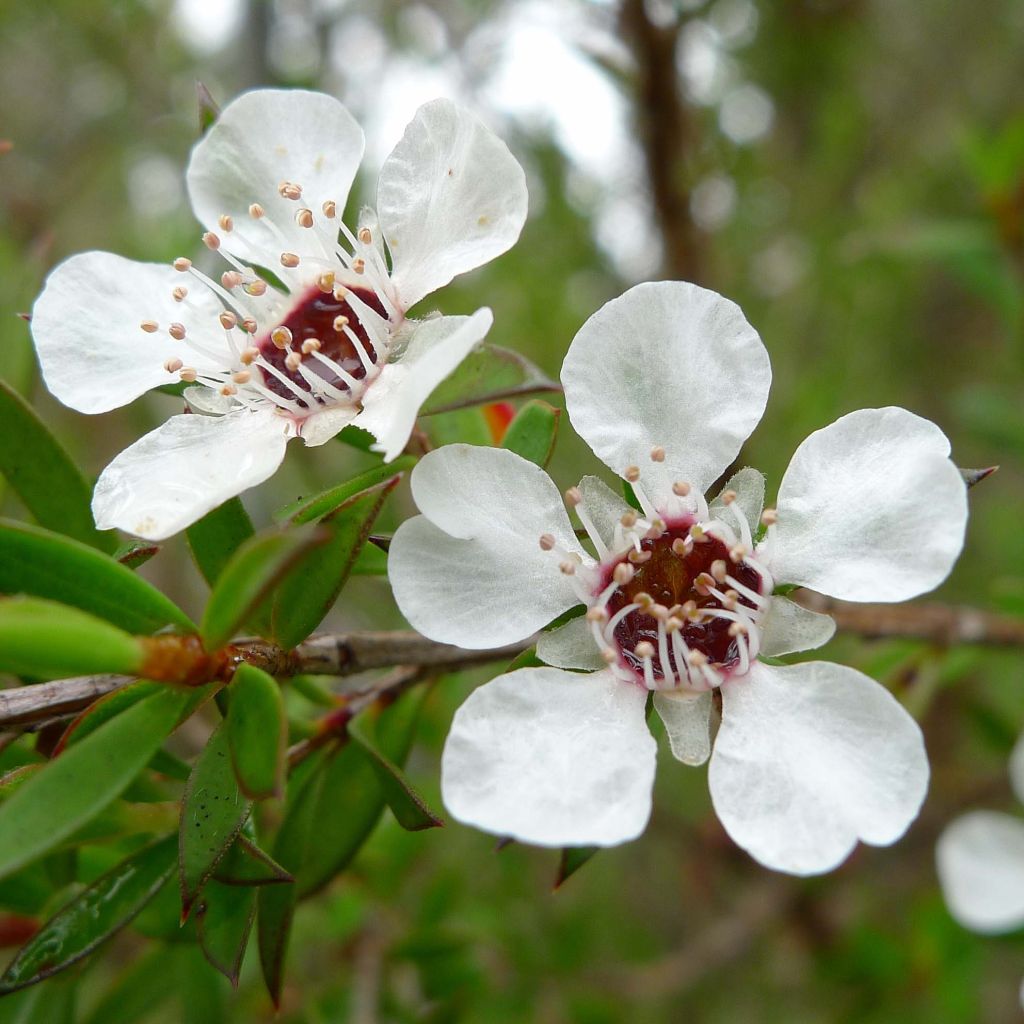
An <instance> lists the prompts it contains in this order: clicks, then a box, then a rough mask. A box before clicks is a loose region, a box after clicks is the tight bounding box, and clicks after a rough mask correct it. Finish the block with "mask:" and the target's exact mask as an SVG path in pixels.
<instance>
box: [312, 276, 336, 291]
mask: <svg viewBox="0 0 1024 1024" xmlns="http://www.w3.org/2000/svg"><path fill="white" fill-rule="evenodd" d="M316 286H317V288H319V289H320V291H322V292H323V293H324V295H330V294H331V292H332V291H333V290H334V271H333V270H328V271H327V272H326V273H323V274H320V275H319V276H318V277H317V279H316Z"/></svg>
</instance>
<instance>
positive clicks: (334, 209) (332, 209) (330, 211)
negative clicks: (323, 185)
mask: <svg viewBox="0 0 1024 1024" xmlns="http://www.w3.org/2000/svg"><path fill="white" fill-rule="evenodd" d="M320 209H321V210H323V211H324V216H325V217H326V218H327V219H328V220H334V218H335V217H337V216H338V204H337V203H336V202H335V201H334V200H333V199H327V200H325V201H324V203H323V205H322V206H321V207H320Z"/></svg>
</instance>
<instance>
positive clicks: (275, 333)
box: [270, 327, 292, 349]
mask: <svg viewBox="0 0 1024 1024" xmlns="http://www.w3.org/2000/svg"><path fill="white" fill-rule="evenodd" d="M270 340H271V341H272V342H273V343H274V345H275V347H277V348H280V349H286V348H287V347H288V346H289V345H290V344H291V343H292V332H291V331H289V330H288V328H287V327H275V328H274V329H273V330H272V331H271V332H270Z"/></svg>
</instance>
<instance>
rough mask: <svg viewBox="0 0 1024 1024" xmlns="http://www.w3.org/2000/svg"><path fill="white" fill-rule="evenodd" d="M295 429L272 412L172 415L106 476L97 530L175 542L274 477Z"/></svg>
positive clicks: (96, 499)
mask: <svg viewBox="0 0 1024 1024" xmlns="http://www.w3.org/2000/svg"><path fill="white" fill-rule="evenodd" d="M290 427H291V424H290V423H289V422H288V421H287V420H285V419H283V418H282V417H280V416H275V415H274V414H273V413H271V412H248V411H246V410H239V411H238V412H233V413H229V414H228V415H227V416H194V415H185V416H172V417H171V418H170V419H169V420H168V421H167V422H166V423H164V424H162V425H161V426H159V427H157V428H156V430H153V431H150V432H149V433H148V434H146V435H145V437H143V438H141V439H140V440H138V441H136V442H135V444H133V445H132V446H131V447H130V448H126V449H125V450H124V451H123V452H121V454H120V455H118V456H117V458H116V459H114V461H113V462H112V463H111V464H110V465H109V466H107V468H106V469H105V470H103V472H102V473H101V474H100V478H99V480H98V481H97V483H96V490H95V493H94V494H93V499H92V511H93V515H94V516H95V518H96V525H97V527H99V529H101V530H109V529H112V528H113V527H118V528H119V529H122V530H126V531H127V532H128V533H134V534H135V535H136V536H137V537H145V538H146V539H147V540H163V538H165V537H170V536H171V534H174V533H177V532H178V531H179V530H183V529H185V527H186V526H190V525H191V524H192V523H194V522H195V521H196V520H197V519H199V518H200V516H203V515H205V514H206V513H207V512H209V511H210V510H211V509H214V508H216V507H217V506H218V505H220V504H222V503H223V502H225V501H227V500H228V498H233V497H234V496H235V495H236V494H241V492H242V491H244V490H247V489H248V488H250V487H255V486H256V484H258V483H261V482H262V481H264V480H266V479H267V477H269V476H271V475H272V474H273V472H274V471H275V470H276V469H277V467H278V466H279V465H280V464H281V460H282V459H283V458H284V451H285V444H286V443H287V441H288V431H289V429H290Z"/></svg>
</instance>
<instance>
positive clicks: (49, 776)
mask: <svg viewBox="0 0 1024 1024" xmlns="http://www.w3.org/2000/svg"><path fill="white" fill-rule="evenodd" d="M188 698H189V694H188V692H187V691H185V690H182V689H179V688H177V687H165V688H164V689H162V690H161V691H160V692H159V693H155V694H153V695H152V696H149V697H146V698H145V699H144V700H141V701H139V702H138V703H137V704H135V705H133V706H132V707H130V708H128V709H127V710H126V711H124V712H122V713H121V714H120V715H118V716H117V717H116V718H113V719H111V720H110V721H109V722H106V723H105V724H104V725H102V726H101V727H100V728H99V729H97V730H96V731H95V732H94V733H93V734H92V735H91V736H87V737H86V738H85V739H84V740H82V742H81V743H76V744H75V745H74V746H73V747H70V748H68V749H67V750H65V751H64V753H63V754H61V756H60V757H58V758H56V759H55V760H53V761H51V762H49V763H48V764H47V765H45V766H44V767H43V769H42V770H41V771H39V772H37V773H36V774H35V775H34V776H33V777H32V778H30V779H29V780H28V781H27V782H25V784H24V785H23V786H21V787H20V788H19V789H18V790H17V792H15V793H13V794H12V795H11V796H10V798H9V799H7V800H5V801H4V802H3V804H2V805H0V877H4V876H6V875H9V874H11V873H12V872H14V871H17V870H18V868H20V867H21V866H22V865H24V864H28V863H29V862H30V861H32V860H34V859H35V858H36V857H39V856H41V855H42V854H44V853H46V852H47V851H48V850H51V849H54V848H55V847H56V846H58V845H59V844H60V842H61V841H62V840H64V839H65V838H66V837H67V836H69V835H71V834H72V833H73V832H75V831H76V830H77V829H79V828H81V827H82V826H83V825H85V824H86V822H88V821H90V820H91V819H92V818H94V817H95V816H96V815H97V814H99V813H100V812H101V811H102V810H103V809H104V808H106V807H108V806H109V805H110V804H111V803H113V801H114V800H116V799H117V797H118V796H120V794H121V793H122V792H123V791H124V790H125V788H126V787H127V786H128V784H129V783H130V782H131V781H132V779H134V778H135V776H136V775H138V773H139V772H140V771H142V769H143V768H144V767H145V765H146V764H147V762H148V761H149V759H150V758H151V757H152V756H153V755H154V754H155V753H156V751H157V750H158V749H159V747H160V746H161V744H162V743H163V741H164V739H165V737H166V736H167V734H168V733H169V732H171V730H172V729H174V727H175V726H176V725H177V724H178V718H179V715H180V714H181V711H182V709H183V708H184V707H185V706H186V703H187V701H188Z"/></svg>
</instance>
